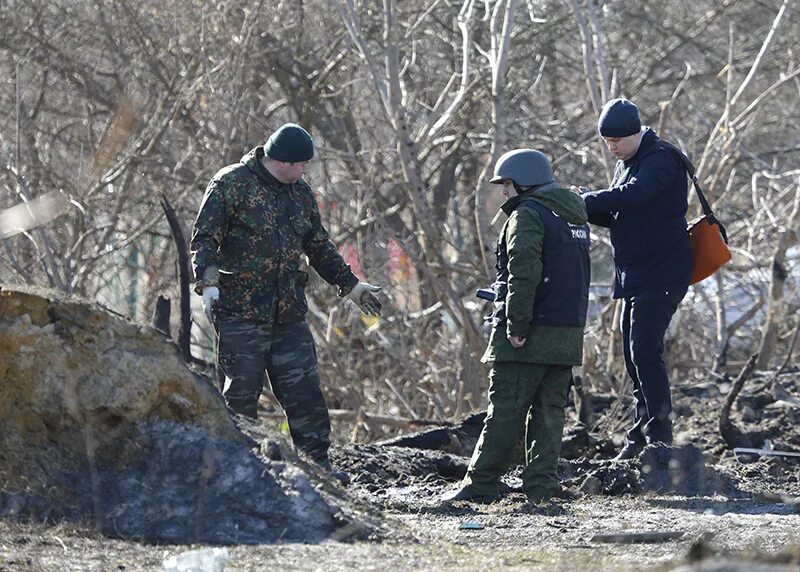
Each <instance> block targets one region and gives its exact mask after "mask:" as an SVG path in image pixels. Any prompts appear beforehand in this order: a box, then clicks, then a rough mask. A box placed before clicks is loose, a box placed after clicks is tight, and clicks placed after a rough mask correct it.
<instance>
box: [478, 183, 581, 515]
mask: <svg viewBox="0 0 800 572" xmlns="http://www.w3.org/2000/svg"><path fill="white" fill-rule="evenodd" d="M503 210H504V211H505V212H506V214H508V215H509V218H508V220H507V221H506V223H505V225H504V226H503V229H502V230H501V233H500V238H499V241H498V247H497V257H498V263H497V270H498V279H497V282H495V284H494V289H495V292H496V294H497V301H496V302H495V312H494V315H493V322H494V323H493V328H492V333H491V337H490V340H489V345H488V347H487V349H486V352H485V354H484V356H483V361H484V362H486V363H491V372H490V375H489V409H488V411H487V415H486V421H485V424H484V428H483V431H482V433H481V436H480V439H479V440H478V444H477V445H476V447H475V451H474V453H473V455H472V460H471V462H470V465H469V469H468V471H467V475H466V476H465V478H464V481H463V488H464V489H465V490H466V491H467V492H469V493H470V494H474V495H486V496H489V497H492V496H496V495H497V494H498V493H499V482H500V477H501V476H502V475H503V474H504V473H505V471H506V470H507V469H508V467H509V465H510V463H511V462H512V457H513V451H514V448H515V446H516V443H517V441H518V439H519V437H520V436H521V435H522V433H523V431H524V432H525V443H526V447H525V451H526V456H525V458H526V467H525V469H524V470H523V473H522V481H523V490H524V492H525V493H526V494H527V495H528V496H529V497H530V498H532V499H534V500H541V499H547V498H549V497H550V496H551V495H552V494H553V492H554V490H555V489H556V487H557V485H558V475H557V472H556V466H557V461H558V453H559V451H560V447H561V439H562V432H563V428H564V406H565V404H566V401H567V393H568V391H569V384H570V380H571V377H572V366H573V365H579V364H580V363H581V360H582V350H583V326H584V323H585V319H586V309H587V303H588V283H589V258H588V243H589V236H588V228H587V227H586V222H587V217H586V209H585V207H584V206H583V201H582V200H581V198H580V197H579V196H578V195H576V194H574V193H572V192H570V191H568V190H565V189H562V188H560V187H559V186H558V185H556V184H555V183H548V184H545V185H541V186H539V187H536V188H534V189H533V190H530V191H526V192H524V193H522V194H521V195H519V196H517V197H514V198H512V199H509V200H508V201H507V202H506V203H505V204H504V205H503ZM508 336H518V337H524V338H526V343H525V345H524V346H522V347H521V348H514V347H513V346H512V345H511V343H510V342H509V340H508Z"/></svg>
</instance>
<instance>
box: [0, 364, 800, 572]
mask: <svg viewBox="0 0 800 572" xmlns="http://www.w3.org/2000/svg"><path fill="white" fill-rule="evenodd" d="M724 391H726V388H725V387H722V388H720V387H719V386H718V384H716V383H701V384H694V385H685V386H678V387H676V388H675V390H674V401H675V410H676V413H677V414H678V417H677V420H676V443H675V446H674V447H673V448H671V449H667V448H656V447H652V448H648V449H646V450H645V451H644V452H643V454H642V455H641V456H640V457H639V458H638V459H635V460H632V461H628V462H624V463H614V462H611V461H609V460H608V459H609V458H610V457H611V456H612V455H613V454H614V452H615V450H616V448H617V445H615V444H614V440H615V439H616V440H618V439H619V435H618V434H614V432H613V428H616V429H618V428H619V427H620V426H624V423H622V424H621V425H620V423H618V422H617V420H615V419H613V418H612V417H613V415H614V410H615V408H614V407H613V404H614V403H615V401H616V400H615V399H613V398H611V397H609V396H602V395H600V396H595V398H594V400H593V407H592V412H593V414H594V415H593V418H592V419H591V422H592V425H591V429H592V431H589V430H588V429H587V428H586V427H584V426H582V425H580V424H578V423H577V421H576V420H577V415H576V413H575V412H574V410H570V412H569V413H570V415H569V418H570V421H569V426H568V428H567V431H566V435H565V443H564V451H563V456H564V457H565V458H563V459H562V460H561V462H560V467H559V470H560V473H561V478H562V484H563V489H562V492H561V493H560V495H559V496H560V498H556V499H554V500H552V501H550V502H548V503H545V504H542V505H535V504H530V503H528V502H526V499H525V497H524V495H522V494H521V493H520V492H519V485H520V482H519V479H518V475H519V468H517V469H514V470H512V471H510V472H509V474H508V475H507V476H506V478H505V479H504V483H505V486H504V496H503V498H502V499H501V500H500V501H499V502H497V503H494V504H492V505H488V506H486V505H476V504H471V503H455V504H449V505H446V504H442V503H441V502H440V501H439V497H440V496H441V495H442V494H443V493H444V492H445V491H447V490H450V489H452V488H453V487H455V486H457V483H458V479H459V478H460V477H461V476H462V475H463V473H464V471H465V470H466V465H467V462H468V455H469V453H470V452H471V450H472V447H473V446H474V442H475V439H476V438H477V434H478V432H479V430H480V418H479V417H477V418H472V419H470V420H468V421H467V422H466V423H464V424H463V425H461V426H458V427H451V428H444V429H440V430H433V431H427V432H422V433H420V434H415V435H411V436H402V437H399V438H396V439H392V440H388V441H383V442H379V443H373V444H367V445H358V444H356V445H353V444H350V445H339V446H337V447H335V448H334V450H333V451H332V457H333V461H334V464H335V465H336V466H338V467H339V468H342V469H345V470H346V471H347V472H349V473H350V475H351V478H352V482H351V483H350V484H349V485H348V486H347V489H346V490H347V492H348V493H349V494H350V496H351V497H352V503H353V506H355V507H358V511H361V512H362V513H369V514H371V515H372V516H373V517H374V519H375V522H379V523H380V524H379V525H377V528H378V529H379V530H380V532H379V533H377V534H374V535H373V536H372V538H369V539H362V540H358V541H346V542H342V541H340V540H339V539H342V538H349V537H350V535H349V533H348V531H347V530H346V527H345V529H343V530H342V531H340V532H339V533H335V534H334V536H333V538H332V539H330V540H327V541H324V542H321V543H316V544H303V543H298V542H285V541H282V540H279V541H278V542H276V543H274V544H267V545H258V546H232V547H228V551H229V560H228V566H227V568H226V569H228V570H345V569H347V570H349V569H364V570H383V569H388V568H391V569H393V570H397V571H401V570H418V569H439V570H446V569H464V568H467V569H482V568H483V569H500V568H502V569H519V570H523V569H524V570H570V571H572V570H575V569H579V570H580V569H585V570H673V569H686V570H797V569H798V568H800V505H799V504H798V502H797V499H799V498H800V460H798V459H792V458H780V457H758V456H753V455H739V457H738V458H737V457H736V456H734V454H733V453H732V452H731V451H730V449H729V447H727V446H726V445H725V444H724V443H723V442H722V440H721V439H720V437H719V433H718V427H717V425H718V422H719V411H720V409H721V407H722V403H723V392H724ZM798 395H800V375H798V374H796V373H795V374H792V375H784V376H781V377H780V378H779V379H778V382H777V384H776V383H773V382H772V381H771V380H770V379H769V378H766V377H764V378H756V379H754V380H752V381H751V382H748V385H747V386H746V388H745V391H744V392H743V394H742V396H741V397H740V398H739V399H738V400H737V403H736V405H735V407H734V413H733V419H734V422H735V423H736V425H737V427H738V428H739V429H741V430H742V431H743V432H744V433H745V434H747V435H750V436H751V437H753V438H754V439H755V438H757V439H758V441H759V442H760V443H762V444H763V443H764V441H767V445H770V444H771V446H772V447H773V448H774V449H775V450H789V451H800V403H798V402H797V398H796V397H794V396H798ZM610 406H611V407H610ZM264 434H266V433H264ZM264 434H258V435H255V437H256V438H263V437H264ZM262 442H263V443H266V441H262ZM327 486H329V487H333V488H338V485H336V484H333V483H328V485H327ZM648 534H649V537H648V536H647V535H648ZM603 535H606V536H605V537H604V536H603ZM608 535H616V537H614V536H611V537H608ZM196 548H202V547H200V546H177V545H160V546H159V545H153V544H143V543H137V542H130V541H124V540H118V539H110V538H107V537H104V536H102V535H100V534H98V533H96V532H93V531H91V530H90V529H89V528H88V527H80V526H76V525H66V524H54V525H42V524H21V523H10V522H8V521H0V571H5V570H152V569H160V567H161V563H162V561H163V560H164V559H165V558H167V557H169V556H174V555H177V554H180V553H182V552H184V551H186V550H190V549H196Z"/></svg>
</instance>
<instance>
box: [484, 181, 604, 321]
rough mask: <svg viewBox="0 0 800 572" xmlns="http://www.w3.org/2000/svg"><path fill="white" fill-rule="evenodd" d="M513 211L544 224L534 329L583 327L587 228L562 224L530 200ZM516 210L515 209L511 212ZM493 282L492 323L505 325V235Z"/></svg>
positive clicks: (586, 295)
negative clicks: (521, 211)
mask: <svg viewBox="0 0 800 572" xmlns="http://www.w3.org/2000/svg"><path fill="white" fill-rule="evenodd" d="M516 208H518V209H519V208H529V209H532V210H535V211H536V212H537V213H539V216H540V217H541V219H542V223H543V224H544V241H543V244H542V278H541V281H540V282H539V285H538V286H537V287H536V296H535V297H534V302H533V320H532V321H531V324H533V325H535V326H584V325H586V311H587V309H588V303H589V302H588V299H589V275H590V265H589V227H588V226H587V225H574V224H570V223H568V222H567V221H565V220H564V219H563V218H561V217H560V216H558V215H557V214H556V213H554V212H553V211H551V210H550V209H549V208H547V207H545V206H544V205H542V204H541V203H540V202H538V201H537V200H536V199H534V198H532V197H526V198H525V199H523V200H522V201H520V203H519V204H518V205H517V207H516ZM515 210H516V209H515ZM495 253H496V254H497V264H496V265H495V268H496V269H497V280H496V282H495V283H494V284H493V287H494V291H495V293H496V297H495V300H496V302H495V308H494V312H493V314H492V318H493V322H494V323H495V324H497V323H499V322H505V319H506V309H505V299H506V294H508V248H507V245H506V240H505V232H501V233H500V238H499V239H498V241H497V250H496V251H495Z"/></svg>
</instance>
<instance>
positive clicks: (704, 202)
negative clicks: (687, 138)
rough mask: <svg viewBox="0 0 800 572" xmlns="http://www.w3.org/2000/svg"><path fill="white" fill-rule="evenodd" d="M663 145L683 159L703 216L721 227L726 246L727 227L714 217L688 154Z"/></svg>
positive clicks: (670, 145) (666, 143)
mask: <svg viewBox="0 0 800 572" xmlns="http://www.w3.org/2000/svg"><path fill="white" fill-rule="evenodd" d="M661 143H662V144H663V145H664V147H666V148H667V149H671V150H672V151H675V153H677V154H678V157H680V158H681V161H683V167H684V168H685V169H686V172H687V173H689V178H690V179H691V180H692V185H694V190H695V191H697V198H698V199H700V206H701V207H702V208H703V214H704V215H705V216H706V218H707V219H708V222H710V223H713V224H716V225H717V226H718V227H719V231H720V234H722V240H724V241H725V244H728V233H727V232H726V231H725V227H724V226H723V225H722V223H721V222H720V221H719V219H718V218H717V217H716V216H715V215H714V211H713V210H711V205H710V204H708V199H706V195H705V194H704V193H703V189H701V188H700V183H698V182H697V176H696V175H695V171H694V165H692V162H691V161H690V160H689V157H687V156H686V153H684V152H683V151H681V150H680V149H679V148H678V147H677V146H675V145H673V144H672V143H670V142H668V141H664V140H663V139H662V140H661Z"/></svg>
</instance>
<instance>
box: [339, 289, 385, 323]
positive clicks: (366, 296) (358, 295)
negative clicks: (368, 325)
mask: <svg viewBox="0 0 800 572" xmlns="http://www.w3.org/2000/svg"><path fill="white" fill-rule="evenodd" d="M380 291H381V287H380V286H373V285H372V284H367V283H366V282H359V283H358V284H356V285H355V286H353V289H352V290H350V292H349V293H348V294H347V297H348V298H350V299H351V300H352V301H353V302H355V303H356V305H357V306H358V307H359V308H360V309H361V311H362V312H363V313H365V314H367V315H368V316H380V315H381V301H380V300H378V299H377V298H376V297H375V293H376V292H380Z"/></svg>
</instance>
